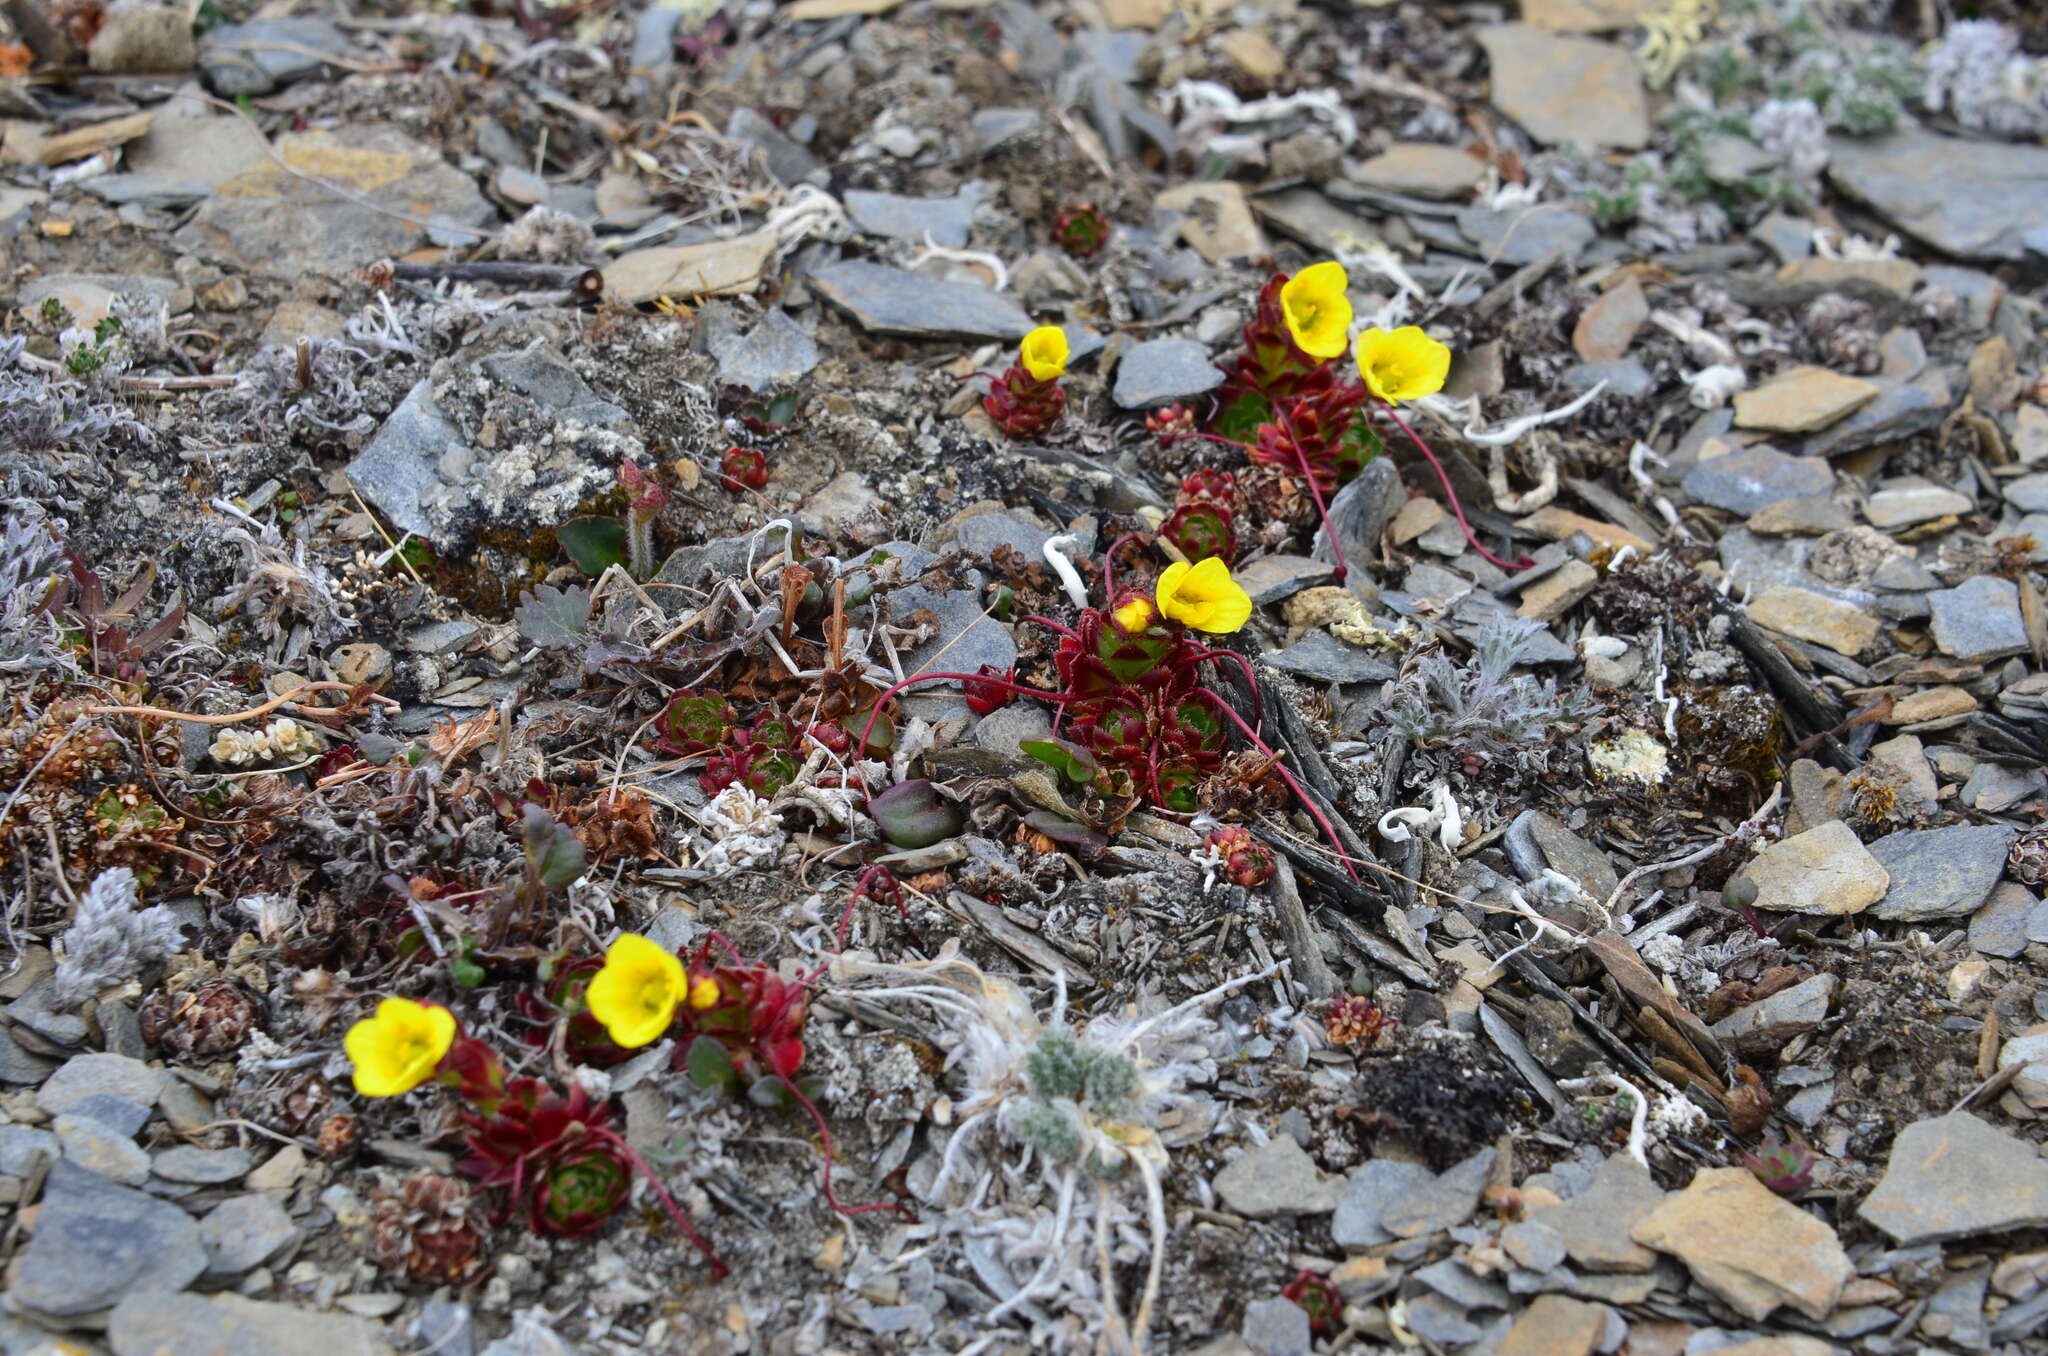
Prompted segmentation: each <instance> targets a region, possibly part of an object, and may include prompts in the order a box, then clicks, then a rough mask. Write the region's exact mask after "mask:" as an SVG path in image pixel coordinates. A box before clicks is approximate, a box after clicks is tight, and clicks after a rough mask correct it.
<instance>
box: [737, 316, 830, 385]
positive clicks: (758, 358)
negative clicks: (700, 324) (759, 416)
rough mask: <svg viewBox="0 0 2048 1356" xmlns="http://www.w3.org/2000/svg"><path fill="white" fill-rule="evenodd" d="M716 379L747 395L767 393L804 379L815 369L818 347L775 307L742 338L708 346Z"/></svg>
mask: <svg viewBox="0 0 2048 1356" xmlns="http://www.w3.org/2000/svg"><path fill="white" fill-rule="evenodd" d="M711 356H712V357H714V358H716V359H718V379H719V380H720V381H722V382H727V383H729V384H731V385H734V386H744V387H746V388H747V389H748V390H750V391H766V390H771V389H773V388H774V387H777V386H782V385H786V384H788V383H791V382H794V381H797V380H798V379H799V378H801V377H803V376H805V375H806V374H807V373H809V372H810V370H811V369H812V368H814V367H816V366H817V365H818V344H817V341H816V340H814V339H812V338H811V336H810V335H808V334H806V333H804V331H803V327H802V326H800V325H798V324H797V323H796V322H795V321H794V320H791V319H790V318H789V313H788V312H786V311H784V310H782V309H781V308H780V307H777V308H776V309H775V310H772V311H770V312H768V314H766V315H764V316H762V317H761V323H760V324H758V325H756V326H754V328H753V329H751V330H749V331H747V333H745V334H743V335H742V334H728V335H726V336H724V337H723V338H720V339H719V340H718V341H716V342H715V343H713V344H712V345H711Z"/></svg>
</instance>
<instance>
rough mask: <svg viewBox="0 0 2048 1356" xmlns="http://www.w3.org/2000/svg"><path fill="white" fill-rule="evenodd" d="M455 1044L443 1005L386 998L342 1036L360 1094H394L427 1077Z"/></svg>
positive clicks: (451, 1019) (452, 1018)
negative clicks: (437, 1005) (375, 1009)
mask: <svg viewBox="0 0 2048 1356" xmlns="http://www.w3.org/2000/svg"><path fill="white" fill-rule="evenodd" d="M454 1043H455V1014H454V1013H452V1012H450V1011H448V1009H446V1008H443V1007H435V1006H432V1005H430V1004H426V1003H415V1002H413V1001H412V1000H411V999H409V998H387V999H385V1000H384V1001H383V1002H381V1003H379V1004H378V1005H377V1012H376V1015H375V1016H372V1017H366V1018H364V1019H363V1020H362V1021H360V1022H357V1023H356V1024H355V1025H354V1026H352V1027H350V1028H349V1029H348V1034H347V1035H346V1036H344V1037H342V1042H341V1044H342V1049H343V1050H345V1051H346V1052H347V1054H348V1058H349V1063H350V1064H352V1065H354V1066H355V1067H354V1070H353V1074H352V1077H353V1080H354V1082H355V1087H356V1091H357V1092H359V1093H361V1094H362V1095H363V1096H365V1097H396V1096H398V1095H399V1094H400V1093H404V1092H411V1091H412V1090H413V1089H414V1088H416V1087H418V1086H419V1085H420V1084H422V1083H424V1082H426V1081H427V1079H429V1078H431V1077H433V1074H434V1069H435V1067H436V1066H438V1065H439V1064H440V1062H441V1059H442V1056H444V1055H446V1054H447V1053H448V1047H449V1046H450V1045H453V1044H454Z"/></svg>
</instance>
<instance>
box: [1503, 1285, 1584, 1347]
mask: <svg viewBox="0 0 2048 1356" xmlns="http://www.w3.org/2000/svg"><path fill="white" fill-rule="evenodd" d="M1606 1331H1607V1308H1606V1306H1605V1305H1600V1304H1587V1303H1586V1302H1584V1301H1583V1300H1575V1299H1567V1298H1566V1297H1565V1296H1563V1295H1538V1296H1537V1297H1536V1298H1535V1300H1534V1301H1533V1302H1532V1303H1531V1304H1530V1305H1529V1307H1528V1308H1526V1309H1524V1310H1523V1311H1522V1312H1521V1314H1520V1316H1519V1317H1517V1318H1516V1319H1515V1326H1514V1327H1512V1328H1510V1329H1508V1335H1507V1336H1506V1337H1504V1338H1502V1339H1501V1342H1500V1345H1499V1346H1497V1347H1495V1348H1494V1352H1495V1353H1496V1356H1591V1353H1592V1351H1593V1348H1595V1347H1596V1346H1598V1345H1599V1344H1600V1339H1601V1336H1602V1335H1603V1334H1605V1333H1606Z"/></svg>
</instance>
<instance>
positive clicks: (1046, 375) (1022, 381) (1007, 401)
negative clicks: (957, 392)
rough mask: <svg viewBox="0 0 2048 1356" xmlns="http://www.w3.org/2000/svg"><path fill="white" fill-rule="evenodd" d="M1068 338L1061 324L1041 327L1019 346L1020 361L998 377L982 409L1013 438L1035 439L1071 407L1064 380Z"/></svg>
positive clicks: (998, 426) (1028, 335)
mask: <svg viewBox="0 0 2048 1356" xmlns="http://www.w3.org/2000/svg"><path fill="white" fill-rule="evenodd" d="M1067 352H1068V350H1067V335H1066V331H1064V330H1062V329H1061V328H1060V327H1059V326H1057V325H1040V326H1039V327H1038V328H1037V329H1035V330H1033V331H1031V333H1029V334H1027V335H1025V336H1024V342H1023V343H1022V344H1020V345H1018V349H1017V361H1016V362H1015V363H1012V364H1011V365H1010V368H1009V370H1008V371H1006V372H1004V373H1003V375H1001V376H1000V377H997V378H996V379H995V381H994V382H993V383H992V384H991V386H990V387H989V393H988V394H987V395H986V396H984V397H983V398H982V402H981V407H982V409H984V410H986V411H987V412H988V417H989V418H990V419H992V420H994V421H995V425H996V427H997V428H999V429H1001V430H1002V431H1003V432H1004V433H1005V434H1006V435H1007V436H1009V437H1012V438H1035V437H1037V436H1038V435H1039V434H1041V433H1043V432H1045V431H1046V430H1047V429H1049V428H1051V427H1052V426H1053V423H1054V421H1055V420H1057V419H1058V418H1059V417H1060V414H1061V413H1062V412H1063V411H1065V409H1066V408H1067V393H1066V392H1065V391H1063V390H1061V389H1060V378H1061V377H1062V376H1064V375H1065V374H1066V370H1067Z"/></svg>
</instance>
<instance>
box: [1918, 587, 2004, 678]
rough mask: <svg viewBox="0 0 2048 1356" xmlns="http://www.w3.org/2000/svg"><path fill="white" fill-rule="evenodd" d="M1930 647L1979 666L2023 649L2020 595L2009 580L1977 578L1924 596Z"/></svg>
mask: <svg viewBox="0 0 2048 1356" xmlns="http://www.w3.org/2000/svg"><path fill="white" fill-rule="evenodd" d="M1927 607H1928V610H1929V611H1930V612H1931V613H1932V614H1933V619H1934V620H1933V630H1934V643H1935V644H1936V645H1937V646H1938V647H1940V649H1941V652H1942V653H1943V654H1946V655H1953V656H1955V657H1956V658H1957V659H1965V660H1969V661H1971V662H1973V663H1983V662H1985V661H1987V660H1992V659H2003V658H2005V657H2006V656H2007V655H2015V654H2021V653H2023V652H2024V651H2025V650H2026V649H2027V623H2026V618H2025V617H2024V616H2023V615H2022V614H2021V612H2020V591H2019V588H2018V586H2017V585H2015V584H2014V583H2013V582H2012V581H2011V580H2010V579H1998V578H1994V577H1993V576H1991V575H1988V574H1980V575H1977V576H1975V577H1974V578H1971V579H1965V580H1964V581H1963V582H1962V583H1961V584H1959V585H1958V586H1956V587H1955V588H1952V589H1935V590H1933V591H1932V592H1930V593H1929V594H1928V595H1927Z"/></svg>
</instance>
